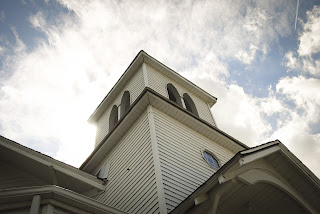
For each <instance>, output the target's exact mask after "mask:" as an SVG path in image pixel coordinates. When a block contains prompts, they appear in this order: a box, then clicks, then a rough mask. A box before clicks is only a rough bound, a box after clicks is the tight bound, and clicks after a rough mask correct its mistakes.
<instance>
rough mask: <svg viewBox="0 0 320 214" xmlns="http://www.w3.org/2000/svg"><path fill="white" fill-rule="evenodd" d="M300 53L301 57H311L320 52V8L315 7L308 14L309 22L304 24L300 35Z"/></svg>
mask: <svg viewBox="0 0 320 214" xmlns="http://www.w3.org/2000/svg"><path fill="white" fill-rule="evenodd" d="M299 40H300V44H299V49H298V53H299V55H300V56H310V55H312V54H314V53H318V52H319V51H320V7H319V6H314V8H313V9H312V11H308V12H307V22H306V23H304V24H303V32H302V33H301V35H300V38H299Z"/></svg>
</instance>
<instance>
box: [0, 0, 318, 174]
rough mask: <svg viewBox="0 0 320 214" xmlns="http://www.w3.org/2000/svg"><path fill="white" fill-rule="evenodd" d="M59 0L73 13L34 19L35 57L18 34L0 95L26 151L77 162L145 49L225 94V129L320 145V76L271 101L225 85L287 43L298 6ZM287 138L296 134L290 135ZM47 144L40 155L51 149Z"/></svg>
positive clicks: (252, 140) (246, 136) (218, 109)
mask: <svg viewBox="0 0 320 214" xmlns="http://www.w3.org/2000/svg"><path fill="white" fill-rule="evenodd" d="M60 2H61V3H62V4H63V5H65V6H66V7H67V8H68V9H69V10H70V11H72V12H73V13H74V14H73V15H72V14H66V15H65V16H61V17H59V19H60V20H59V21H58V22H55V23H58V24H55V25H53V24H50V22H47V20H46V19H47V17H46V15H45V14H44V13H43V12H42V11H39V12H37V13H35V14H33V15H31V16H30V17H29V18H28V20H29V22H30V23H31V25H32V26H33V27H34V28H35V29H37V30H39V31H41V32H44V33H45V35H46V36H47V40H46V41H43V40H39V41H38V46H37V47H36V48H34V49H33V50H32V52H26V49H25V48H23V47H25V46H24V44H23V42H22V41H21V39H20V37H19V35H18V34H17V33H16V31H15V30H14V28H12V30H13V32H14V33H15V36H16V41H17V43H16V46H15V47H16V48H15V50H16V52H15V55H14V56H10V60H9V59H8V60H9V61H7V67H6V69H7V70H10V72H12V73H13V75H12V76H10V78H8V79H6V80H3V81H2V84H3V85H4V86H3V87H2V88H1V91H0V95H1V96H2V99H1V101H0V109H1V110H0V118H1V119H0V122H1V125H2V127H1V128H2V132H3V133H4V134H5V136H7V137H9V138H12V139H13V140H17V141H18V142H21V143H24V144H27V145H31V144H32V142H34V141H37V140H38V141H39V142H40V144H42V145H45V146H48V147H50V148H52V149H51V151H55V152H53V153H52V154H51V155H53V156H54V157H56V158H59V159H60V160H63V161H66V162H67V163H71V164H73V165H79V164H80V163H81V162H82V161H83V160H84V158H85V157H87V156H88V155H89V152H90V150H91V149H92V148H93V144H94V143H93V141H94V137H93V135H94V133H93V130H92V128H91V127H89V126H87V125H86V119H87V118H88V117H89V115H90V114H91V113H92V112H93V110H94V109H95V107H96V106H97V105H98V104H99V102H100V101H101V99H102V98H103V97H104V96H105V95H106V94H107V92H108V91H109V89H111V87H112V86H113V85H114V84H115V82H116V81H117V79H118V78H119V77H120V75H121V74H122V73H123V72H124V70H125V69H126V67H127V66H128V65H129V63H130V62H131V61H132V59H133V58H134V56H135V55H136V54H137V53H138V51H139V50H141V49H144V50H145V51H147V52H148V53H149V54H150V55H152V56H153V57H155V58H157V59H158V60H160V61H162V62H164V63H165V64H166V65H168V66H169V67H172V68H173V69H174V70H177V71H178V72H180V73H181V74H182V75H184V76H185V77H187V78H188V79H190V80H191V81H193V82H195V83H196V84H197V85H199V86H200V87H202V88H204V89H205V90H207V91H208V92H209V93H211V94H213V95H214V96H216V97H218V103H217V104H216V105H215V106H214V108H213V112H214V115H215V117H216V119H217V122H218V126H219V127H220V128H221V129H223V130H225V131H226V132H228V133H230V134H231V135H234V136H235V137H236V138H238V139H240V140H241V141H243V142H244V143H247V144H248V145H250V146H253V145H257V144H260V143H264V142H266V139H269V138H273V137H279V139H280V140H282V139H283V140H282V141H283V142H284V143H286V145H290V147H289V149H292V150H293V152H294V153H295V152H298V151H299V152H300V151H301V150H300V149H301V148H302V145H303V144H302V143H300V142H303V139H309V141H308V142H310V145H313V146H314V147H316V148H319V146H318V145H317V142H319V140H318V139H319V136H318V134H315V135H313V134H310V126H309V125H308V124H311V123H315V122H318V121H319V115H318V114H319V113H318V112H317V108H318V107H319V106H318V105H317V103H319V97H315V96H313V90H317V89H318V87H319V82H318V79H311V78H309V79H308V78H305V77H302V76H299V77H296V78H289V77H288V78H284V79H282V80H280V81H279V83H278V84H277V87H276V90H273V89H272V88H270V89H269V96H268V97H265V98H256V97H253V96H252V95H248V94H246V93H245V91H244V89H243V88H242V87H240V86H239V85H237V84H236V83H232V84H231V83H228V81H227V80H228V77H229V76H230V74H229V68H228V61H229V60H236V61H238V62H239V63H242V64H245V65H250V64H251V63H252V62H253V61H255V60H257V59H259V58H260V57H264V56H265V55H267V54H268V52H269V50H270V47H271V45H272V44H274V43H277V42H278V40H279V38H280V37H283V36H287V35H288V34H290V33H291V28H290V27H289V23H290V22H289V18H290V17H291V15H292V14H291V12H290V11H293V13H294V11H295V4H294V3H290V2H289V3H288V1H258V2H256V3H247V2H232V3H231V2H229V1H195V2H192V1H183V2H181V3H170V4H169V3H168V2H167V1H161V2H157V3H153V2H150V1H149V2H146V1H134V2H130V1H122V2H119V1H77V0H73V1H71V0H68V1H67V0H61V1H60ZM279 8H286V10H279ZM312 14H313V15H312ZM308 17H311V18H308V20H309V21H308V22H307V23H309V24H308V25H310V26H309V27H305V28H304V31H305V32H309V34H312V35H309V36H307V37H308V38H311V37H312V36H316V33H313V32H315V30H314V28H313V27H312V26H313V25H316V22H314V21H313V22H312V21H310V20H311V19H312V20H316V18H317V12H311V13H310V14H309V15H308ZM310 32H312V33H310ZM303 35H307V34H304V33H302V34H301V39H300V41H301V42H300V46H299V50H309V53H314V52H312V51H314V50H313V49H312V50H311V49H310V48H312V47H313V46H314V45H315V43H312V45H311V46H310V47H307V44H309V43H307V42H305V41H307V37H303ZM317 44H318V43H317ZM304 45H306V47H304ZM297 54H298V53H294V52H291V53H288V54H287V56H288V57H287V59H290V61H288V64H287V66H288V67H290V68H291V67H292V68H296V66H297V61H299V62H300V59H299V58H297V57H296V56H297ZM307 55H308V54H307ZM308 57H309V56H308ZM12 59H14V60H12ZM300 66H305V65H304V64H303V63H301V65H300ZM243 72H245V71H243ZM306 85H308V86H307V87H306ZM301 88H303V89H302V90H299V89H301ZM287 100H289V101H292V102H294V104H295V105H297V106H298V107H297V109H294V108H293V107H292V106H290V105H289V104H287V103H286V101H287ZM318 109H319V108H318ZM312 115H317V117H312ZM268 118H269V119H268ZM270 118H272V119H273V121H274V122H273V124H271V122H270ZM304 119H306V120H304ZM87 130H90V132H89V133H88V132H87ZM290 132H292V133H294V134H292V135H290V136H288V137H286V135H285V134H287V133H290ZM28 136H29V137H28ZM30 136H32V137H30ZM303 136H306V137H305V138H304V137H303ZM28 138H29V139H30V140H28V141H27V142H24V139H28ZM297 139H298V140H297ZM52 142H55V143H52ZM295 142H297V143H295ZM45 146H42V147H45ZM42 147H41V148H40V149H43V150H40V151H43V152H46V151H49V150H50V149H47V150H46V149H45V148H42ZM34 148H35V147H34ZM75 148H76V150H77V151H76V152H75ZM36 149H37V148H36ZM303 151H304V152H309V151H310V150H303ZM312 152H313V156H310V157H308V158H307V159H302V160H303V161H306V163H307V164H310V165H308V166H311V167H312V169H315V165H314V160H319V159H317V158H315V157H316V155H318V154H319V152H320V151H317V150H312ZM70 154H72V156H71V155H70ZM75 155H77V157H76V156H75ZM299 157H300V156H299ZM300 158H301V157H300ZM318 173H319V174H320V172H318Z"/></svg>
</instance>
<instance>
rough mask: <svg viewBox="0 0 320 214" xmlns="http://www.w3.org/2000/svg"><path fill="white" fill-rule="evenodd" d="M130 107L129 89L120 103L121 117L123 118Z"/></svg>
mask: <svg viewBox="0 0 320 214" xmlns="http://www.w3.org/2000/svg"><path fill="white" fill-rule="evenodd" d="M129 108H130V93H129V91H125V92H124V93H123V95H122V98H121V105H120V118H122V117H123V116H124V115H125V114H126V113H127V112H128V111H129Z"/></svg>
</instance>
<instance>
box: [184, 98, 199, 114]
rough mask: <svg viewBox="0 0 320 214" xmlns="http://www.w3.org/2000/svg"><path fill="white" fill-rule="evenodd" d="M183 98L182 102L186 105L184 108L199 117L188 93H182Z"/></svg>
mask: <svg viewBox="0 0 320 214" xmlns="http://www.w3.org/2000/svg"><path fill="white" fill-rule="evenodd" d="M183 100H184V104H185V105H186V109H187V110H188V111H190V112H192V113H193V114H194V115H196V116H198V117H199V114H198V111H197V108H196V105H195V104H194V102H193V100H192V99H191V97H190V96H189V94H187V93H184V94H183Z"/></svg>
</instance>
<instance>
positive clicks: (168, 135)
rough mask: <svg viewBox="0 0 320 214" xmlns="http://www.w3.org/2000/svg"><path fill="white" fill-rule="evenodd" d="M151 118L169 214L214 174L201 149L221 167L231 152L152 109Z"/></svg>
mask: <svg viewBox="0 0 320 214" xmlns="http://www.w3.org/2000/svg"><path fill="white" fill-rule="evenodd" d="M154 119H155V127H156V138H157V143H158V148H159V155H160V167H161V174H162V179H163V185H164V190H165V191H164V192H165V198H166V205H167V210H168V212H170V211H171V210H172V209H173V208H174V207H176V206H177V205H178V204H179V203H181V202H182V201H183V200H184V199H185V198H186V197H187V196H188V195H190V194H191V193H192V192H193V191H194V190H196V189H197V188H198V187H199V186H200V185H201V184H203V183H204V182H205V181H206V180H207V179H208V178H209V177H210V176H212V175H213V174H214V173H215V172H216V169H214V168H212V167H210V166H209V165H208V164H207V162H206V161H205V160H204V159H203V157H202V153H201V152H202V151H203V150H204V149H206V150H208V151H210V152H212V153H213V154H214V155H215V156H216V157H217V158H218V161H219V162H220V164H221V165H223V164H225V163H226V162H227V161H228V160H230V159H231V158H232V157H233V156H234V153H233V152H231V151H229V150H227V149H226V148H224V147H222V146H220V145H218V144H217V143H215V142H214V141H212V140H210V139H208V138H206V137H204V136H202V135H201V134H199V133H198V132H196V131H194V130H192V129H190V128H189V127H187V126H185V125H184V124H182V123H180V122H178V121H177V120H175V119H173V118H171V117H170V116H168V115H166V114H164V113H163V112H161V111H160V110H157V109H155V108H154Z"/></svg>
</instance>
